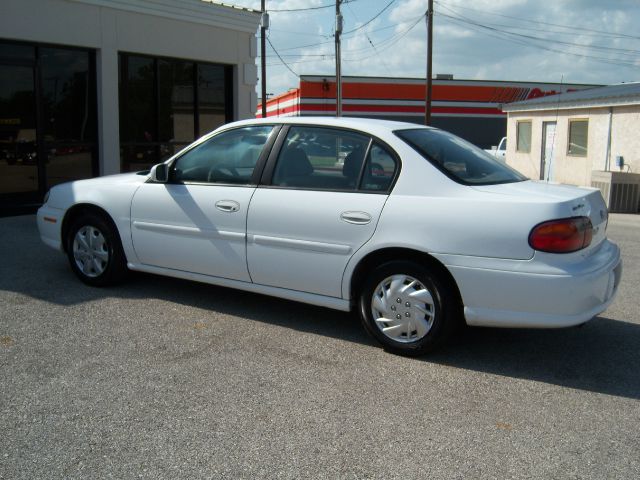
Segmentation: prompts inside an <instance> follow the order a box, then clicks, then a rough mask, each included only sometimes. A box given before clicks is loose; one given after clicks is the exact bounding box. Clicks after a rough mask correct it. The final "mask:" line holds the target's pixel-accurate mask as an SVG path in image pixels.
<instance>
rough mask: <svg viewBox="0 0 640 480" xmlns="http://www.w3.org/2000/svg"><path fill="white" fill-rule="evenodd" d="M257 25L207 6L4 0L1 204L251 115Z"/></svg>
mask: <svg viewBox="0 0 640 480" xmlns="http://www.w3.org/2000/svg"><path fill="white" fill-rule="evenodd" d="M259 18H260V16H259V13H258V12H255V11H252V10H249V9H241V8H236V7H231V6H228V5H223V4H220V3H213V2H210V1H203V0H136V1H122V0H2V2H1V5H0V209H4V210H6V209H10V208H14V207H16V206H24V205H30V204H34V203H38V202H39V201H40V200H41V199H42V195H43V194H44V192H45V191H46V190H47V189H48V188H50V187H51V186H52V185H55V184H56V183H60V182H62V181H68V180H72V179H77V178H86V177H91V176H96V175H105V174H111V173H117V172H121V171H128V170H136V169H142V168H145V167H147V166H148V165H150V164H153V163H157V162H158V161H160V160H161V159H163V158H166V157H167V156H168V155H169V154H171V153H173V152H174V151H175V150H176V149H178V148H180V147H182V146H184V145H186V144H188V143H190V142H191V141H192V140H194V139H195V138H197V137H199V136H200V135H201V134H203V133H205V132H207V131H210V130H212V129H213V128H215V127H217V126H219V125H221V124H222V123H225V122H228V121H232V120H237V119H242V118H249V117H252V116H253V114H254V112H255V107H256V103H257V99H256V95H255V84H256V81H257V69H256V65H255V57H256V37H255V33H256V30H257V27H258V22H259Z"/></svg>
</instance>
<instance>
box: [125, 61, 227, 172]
mask: <svg viewBox="0 0 640 480" xmlns="http://www.w3.org/2000/svg"><path fill="white" fill-rule="evenodd" d="M119 61H120V141H121V149H120V150H121V163H122V171H135V170H143V169H146V168H149V167H150V166H151V165H153V164H155V163H158V162H160V161H162V160H164V159H166V158H168V157H170V156H171V155H173V154H174V153H176V152H177V151H179V150H180V149H182V148H183V147H185V146H186V145H188V144H189V143H191V142H192V141H193V140H195V139H196V138H197V137H199V136H201V135H202V134H204V133H206V132H208V131H211V130H213V129H214V128H216V127H218V126H220V125H222V124H224V123H226V122H228V121H230V120H232V116H231V113H230V106H231V103H232V102H231V87H230V79H231V70H230V68H229V67H225V66H221V65H210V64H203V63H199V62H191V61H187V60H178V59H167V58H154V57H147V56H140V55H133V54H125V53H122V54H120V58H119Z"/></svg>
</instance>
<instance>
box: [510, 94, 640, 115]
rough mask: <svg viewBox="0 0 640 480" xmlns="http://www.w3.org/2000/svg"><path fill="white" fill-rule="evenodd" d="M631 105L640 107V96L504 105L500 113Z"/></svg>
mask: <svg viewBox="0 0 640 480" xmlns="http://www.w3.org/2000/svg"><path fill="white" fill-rule="evenodd" d="M632 105H640V96H638V97H632V98H603V99H601V100H591V101H588V102H585V101H584V100H583V101H579V100H576V101H574V102H567V101H561V102H558V103H555V104H553V103H549V102H547V103H545V104H544V105H541V104H537V105H536V104H535V103H532V104H530V105H526V104H524V102H523V103H521V104H520V105H517V104H508V103H507V104H504V105H502V111H503V112H506V113H511V112H536V111H537V112H543V111H556V110H577V109H583V108H609V107H627V106H632Z"/></svg>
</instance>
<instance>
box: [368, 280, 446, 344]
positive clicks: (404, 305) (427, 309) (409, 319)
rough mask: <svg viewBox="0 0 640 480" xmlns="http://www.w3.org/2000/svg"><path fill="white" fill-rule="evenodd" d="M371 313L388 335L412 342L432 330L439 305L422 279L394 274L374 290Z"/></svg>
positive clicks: (382, 330) (381, 329) (401, 340)
mask: <svg viewBox="0 0 640 480" xmlns="http://www.w3.org/2000/svg"><path fill="white" fill-rule="evenodd" d="M371 313H372V315H373V318H374V320H375V322H376V325H377V326H378V328H379V329H380V331H381V332H382V333H383V334H384V335H385V336H387V337H389V338H390V339H392V340H395V341H396V342H402V343H410V342H415V341H417V340H420V339H421V338H423V337H424V336H425V335H426V334H427V333H429V330H431V327H432V326H433V320H434V318H435V304H434V301H433V296H432V295H431V292H429V290H428V289H427V288H426V287H425V286H424V285H423V284H422V283H420V282H419V281H418V280H416V279H415V278H413V277H411V276H409V275H392V276H391V277H387V278H385V279H384V280H383V281H381V282H380V283H379V284H378V286H377V287H376V289H375V290H374V292H373V296H372V298H371Z"/></svg>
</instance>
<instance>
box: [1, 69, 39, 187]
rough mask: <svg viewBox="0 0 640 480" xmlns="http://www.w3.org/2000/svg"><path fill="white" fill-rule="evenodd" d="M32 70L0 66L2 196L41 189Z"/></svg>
mask: <svg viewBox="0 0 640 480" xmlns="http://www.w3.org/2000/svg"><path fill="white" fill-rule="evenodd" d="M35 110H36V109H35V94H34V77H33V68H31V67H19V66H9V65H0V195H2V194H5V193H23V192H33V191H36V190H37V189H38V159H37V146H36V117H35Z"/></svg>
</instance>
